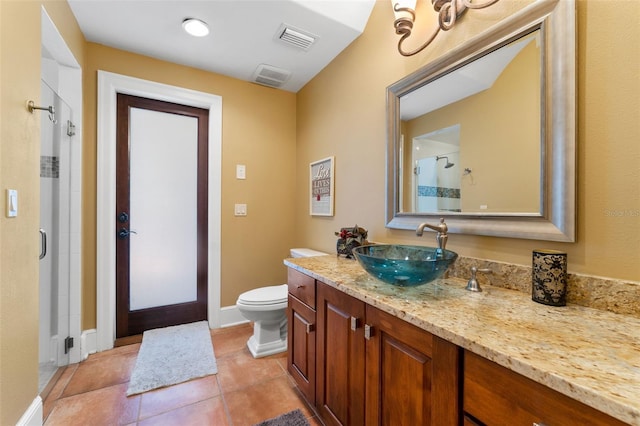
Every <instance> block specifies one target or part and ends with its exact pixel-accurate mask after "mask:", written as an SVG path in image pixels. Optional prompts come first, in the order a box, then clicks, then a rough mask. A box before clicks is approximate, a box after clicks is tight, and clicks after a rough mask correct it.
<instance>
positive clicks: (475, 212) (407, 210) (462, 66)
mask: <svg viewBox="0 0 640 426" xmlns="http://www.w3.org/2000/svg"><path fill="white" fill-rule="evenodd" d="M575 35H576V28H575V3H574V1H573V0H569V1H565V0H562V1H559V0H550V1H546V0H545V1H538V2H534V3H532V4H531V5H529V6H527V7H525V8H524V9H523V10H521V11H520V12H518V13H516V14H515V15H513V16H511V17H509V18H507V19H505V20H504V21H501V22H500V23H499V24H497V25H496V26H495V27H493V28H492V29H490V30H488V31H487V32H485V33H483V34H480V35H479V36H477V37H476V38H474V39H471V40H470V41H468V42H467V43H466V44H465V45H463V46H460V47H458V48H456V49H454V50H452V51H451V52H450V53H448V54H447V55H445V56H443V57H442V58H440V59H437V60H435V61H433V62H432V63H429V64H427V65H426V66H424V67H423V68H421V69H419V70H418V71H416V72H414V73H413V74H410V75H408V76H407V77H405V78H403V79H401V80H400V81H398V82H396V83H394V84H392V85H391V86H389V87H388V88H387V117H388V123H387V128H388V143H387V227H389V228H396V229H412V230H414V229H416V227H417V226H418V225H419V224H420V223H422V222H433V223H436V222H437V221H438V219H439V218H440V217H444V218H445V219H446V222H447V225H448V227H449V232H451V233H462V234H475V235H489V236H499V237H511V238H525V239H536V240H547V241H567V242H573V241H575V239H576V217H575V213H576V210H575V209H576V189H575V185H576V146H575V144H576V134H575V133H576V75H575V74H576V73H575V68H576V56H575V52H576V51H575Z"/></svg>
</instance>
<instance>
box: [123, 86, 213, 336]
mask: <svg viewBox="0 0 640 426" xmlns="http://www.w3.org/2000/svg"><path fill="white" fill-rule="evenodd" d="M208 114H209V112H208V110H204V109H200V108H194V107H189V106H184V105H177V104H173V103H169V102H162V101H157V100H152V99H146V98H140V97H135V96H129V95H123V94H118V99H117V137H116V211H115V212H114V220H115V221H116V233H117V237H116V238H117V239H116V337H125V336H129V335H134V334H140V333H142V332H143V331H145V330H148V329H152V328H158V327H166V326H170V325H176V324H184V323H188V322H193V321H199V320H204V319H206V318H207V215H208V211H207V205H208V195H207V194H208V191H207V176H208V170H207V167H208V163H207V158H208V151H207V140H208V121H209V120H208Z"/></svg>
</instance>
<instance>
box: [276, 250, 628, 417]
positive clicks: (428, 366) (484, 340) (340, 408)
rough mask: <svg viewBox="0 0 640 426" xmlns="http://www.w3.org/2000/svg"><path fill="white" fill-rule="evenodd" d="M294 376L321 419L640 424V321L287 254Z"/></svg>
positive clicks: (456, 283)
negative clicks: (403, 281) (389, 280)
mask: <svg viewBox="0 0 640 426" xmlns="http://www.w3.org/2000/svg"><path fill="white" fill-rule="evenodd" d="M284 263H285V265H286V266H288V267H289V275H288V276H289V308H288V311H289V312H288V316H289V342H288V343H289V349H288V369H289V372H290V373H291V375H292V376H293V377H294V379H295V380H296V382H297V383H298V385H299V387H300V389H301V390H302V392H303V393H304V394H305V396H306V398H307V399H308V400H309V401H310V402H311V403H312V404H315V406H316V408H317V410H318V413H319V414H320V416H321V417H322V419H323V421H324V422H325V424H328V425H329V424H330V425H333V424H336V425H337V424H344V425H360V424H423V425H427V424H432V425H449V424H451V425H456V424H465V425H483V424H485V425H498V424H510V425H532V424H547V425H567V424H591V425H618V424H620V425H622V424H632V425H640V400H639V399H638V397H637V395H640V356H638V348H640V335H639V333H638V330H640V319H638V318H634V317H629V316H624V315H617V314H611V313H608V312H604V311H599V310H595V309H590V308H584V307H579V306H572V305H570V306H567V307H563V308H553V307H549V306H544V305H540V304H537V303H534V302H532V301H531V299H530V297H528V296H527V295H526V294H524V293H521V292H517V291H514V290H505V289H500V288H494V287H489V288H487V287H485V291H484V292H482V293H471V292H468V291H465V290H464V286H465V282H463V281H462V280H458V279H441V280H438V281H436V282H434V283H431V284H426V285H422V286H417V287H411V288H406V287H395V286H391V285H389V284H385V283H383V282H381V281H378V280H376V279H373V278H371V277H370V276H369V275H368V274H366V273H365V272H364V270H363V269H362V268H361V267H360V265H359V264H357V263H356V262H355V261H354V260H351V259H343V258H337V257H334V256H323V257H320V258H306V259H286V260H285V261H284Z"/></svg>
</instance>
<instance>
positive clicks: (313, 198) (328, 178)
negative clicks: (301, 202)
mask: <svg viewBox="0 0 640 426" xmlns="http://www.w3.org/2000/svg"><path fill="white" fill-rule="evenodd" d="M334 166H335V157H327V158H323V159H322V160H318V161H314V162H313V163H311V164H309V172H310V179H309V182H311V188H310V189H311V194H310V200H309V213H310V214H311V215H312V216H333V200H334V195H335V194H334V187H335V186H334V173H333V172H334Z"/></svg>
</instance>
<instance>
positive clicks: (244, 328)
mask: <svg viewBox="0 0 640 426" xmlns="http://www.w3.org/2000/svg"><path fill="white" fill-rule="evenodd" d="M252 334H253V325H251V324H242V325H238V326H235V327H228V328H219V329H216V330H212V332H211V341H212V343H213V351H214V352H215V355H216V358H223V357H225V356H227V355H229V354H233V353H236V352H238V351H242V350H244V349H245V348H246V347H247V340H249V337H251V335H252Z"/></svg>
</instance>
